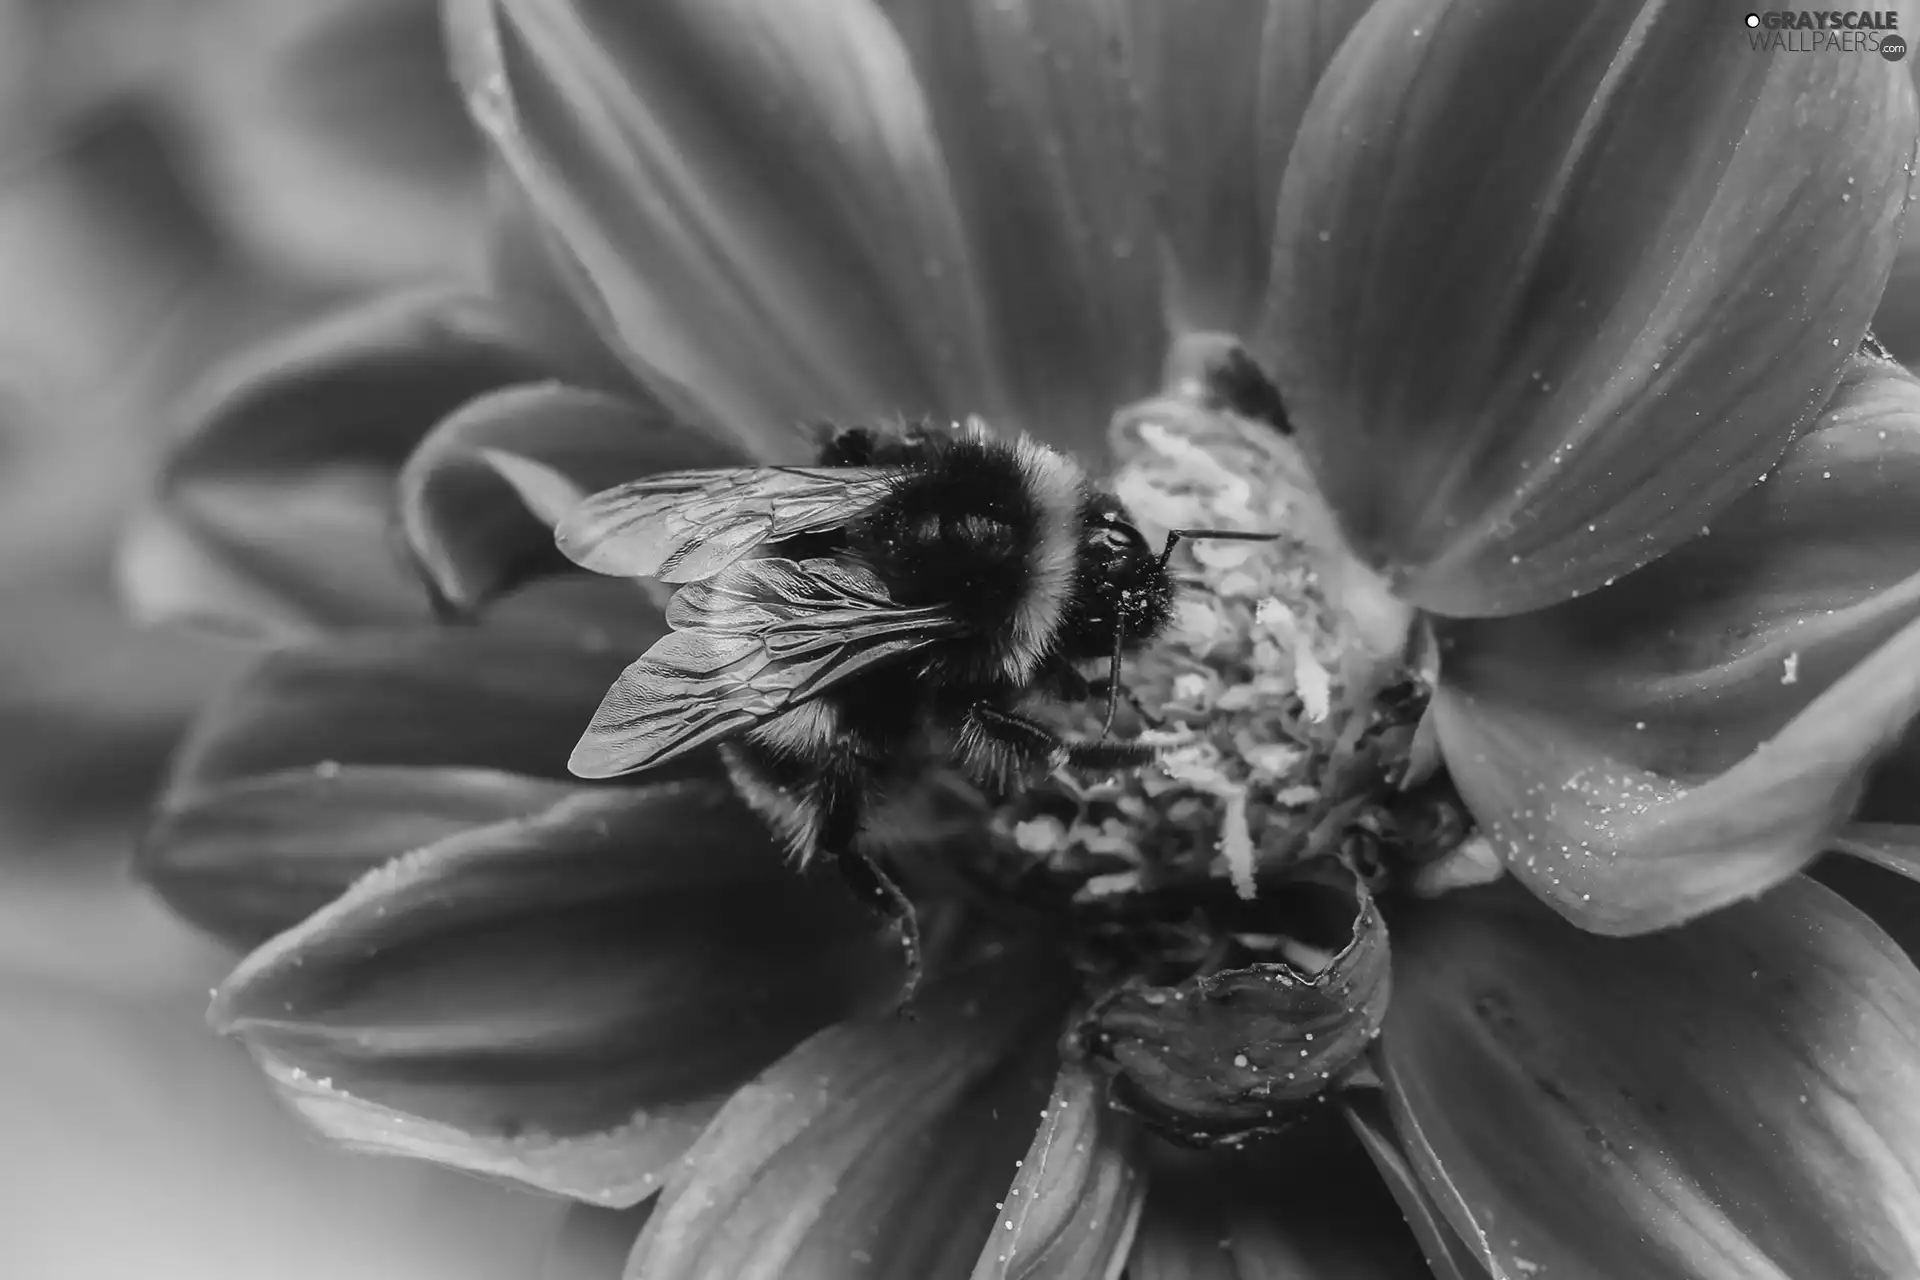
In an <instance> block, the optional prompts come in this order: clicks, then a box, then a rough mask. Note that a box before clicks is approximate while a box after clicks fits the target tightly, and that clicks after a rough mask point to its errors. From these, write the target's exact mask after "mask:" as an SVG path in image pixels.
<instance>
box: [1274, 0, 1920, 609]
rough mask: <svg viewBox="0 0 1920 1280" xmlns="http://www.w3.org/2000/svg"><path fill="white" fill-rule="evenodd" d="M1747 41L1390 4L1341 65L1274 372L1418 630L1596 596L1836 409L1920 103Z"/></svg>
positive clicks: (1346, 515)
mask: <svg viewBox="0 0 1920 1280" xmlns="http://www.w3.org/2000/svg"><path fill="white" fill-rule="evenodd" d="M1748 34H1749V33H1748V32H1747V31H1746V30H1745V29H1743V28H1742V27H1741V26H1739V25H1738V23H1737V14H1730V13H1729V11H1727V10H1725V9H1724V8H1722V7H1721V6H1718V5H1700V4H1657V3H1640V4H1629V3H1617V4H1606V5H1598V6H1596V5H1592V4H1589V3H1586V0H1547V2H1543V0H1496V2H1493V3H1471V4H1470V3H1464V2H1455V3H1444V4H1435V3H1432V0H1384V2H1383V3H1380V4H1377V5H1375V6H1374V8H1372V9H1371V10H1369V11H1368V13H1367V15H1366V16H1365V17H1364V18H1363V19H1362V20H1361V21H1360V23H1359V25H1357V26H1356V27H1355V28H1354V31H1353V34H1352V36H1351V37H1350V38H1349V39H1348V41H1347V42H1346V44H1344V45H1343V46H1342V48H1341V51H1340V53H1339V55H1338V56H1337V57H1336V58H1335V59H1334V62H1333V65H1332V67H1331V68H1330V69H1329V71H1328V73H1327V75H1326V77H1325V78H1324V79H1323V80H1322V82H1321V85H1320V87H1319V88H1318V89H1317V90H1316V91H1315V94H1314V100H1313V103H1312V105H1311V106H1310V107H1309V109H1308V112H1307V118H1306V120H1305V122H1304V123H1303V124H1302V126H1301V130H1300V134H1299V139H1298V142H1297V143H1296V145H1295V148H1294V152H1293V157H1292V161H1291V163H1290V165H1289V167H1288V169H1287V173H1286V177H1285V180H1284V182H1283V184H1282V190H1281V203H1280V215H1279V226H1278V230H1277V232H1276V238H1275V257H1274V268H1273V276H1272V280H1271V283H1270V293H1269V303H1268V310H1267V316H1266V321H1265V324H1264V326H1263V332H1262V337H1261V341H1260V342H1259V343H1258V344H1256V347H1255V354H1256V355H1258V356H1259V357H1260V358H1261V359H1262V361H1263V363H1265V364H1267V366H1268V367H1269V368H1271V369H1273V370H1274V371H1275V373H1276V375H1277V381H1278V384H1279V386H1280V389H1281V391H1282V393H1283V394H1284V395H1285V396H1286V397H1287V402H1288V408H1289V411H1290V414H1291V417H1292V420H1293V422H1294V424H1295V426H1296V427H1297V428H1298V429H1299V432H1300V436H1301V439H1302V442H1303V443H1304V445H1305V446H1306V448H1307V449H1308V451H1309V454H1310V456H1311V457H1312V458H1313V460H1314V462H1315V464H1316V470H1317V472H1318V474H1319V478H1320V480H1321V482H1322V485H1323V488H1324V489H1325V490H1326V492H1327V494H1328V496H1329V498H1330V500H1331V501H1332V503H1333V505H1334V507H1335V509H1336V510H1337V512H1338V514H1339V515H1340V517H1341V520H1342V523H1343V525H1344V526H1345V529H1346V532H1347V535H1348V538H1349V540H1350V541H1351V542H1352V543H1353V544H1354V546H1355V547H1356V549H1357V550H1358V551H1359V552H1360V553H1361V554H1362V556H1363V557H1364V558H1365V559H1367V560H1368V561H1369V562H1371V563H1372V564H1374V565H1375V566H1376V567H1378V568H1380V569H1382V570H1383V571H1385V572H1387V573H1388V574H1389V575H1390V577H1391V578H1392V579H1393V581H1394V582H1395V583H1396V585H1397V587H1398V589H1399V590H1400V592H1401V593H1402V594H1403V595H1404V596H1405V598H1407V599H1408V600H1410V601H1412V602H1414V603H1416V604H1419V605H1421V606H1422V607H1424V608H1427V609H1429V610H1432V611H1434V612H1436V613H1441V614H1448V615H1453V616H1484V615H1491V614H1507V613H1514V612H1518V611H1521V610H1525V609H1533V608H1539V607H1541V606H1543V605H1546V604H1549V603H1552V602H1554V601H1558V600H1565V599H1566V598H1567V597H1568V596H1569V595H1570V594H1575V593H1579V592H1584V591H1589V590H1592V589H1593V588H1595V587H1598V586H1599V585H1601V583H1603V582H1604V581H1606V580H1607V579H1609V578H1612V577H1615V576H1617V575H1619V574H1622V573H1625V572H1627V571H1629V570H1632V569H1634V568H1637V567H1638V566H1640V565H1642V564H1645V563H1647V562H1648V561H1650V560H1652V559H1654V558H1655V557H1656V556H1658V555H1660V554H1661V553H1662V552H1664V551H1666V550H1668V549H1670V548H1672V547H1674V546H1675V545H1677V544H1679V543H1680V542H1682V541H1684V540H1685V539H1686V538H1689V537H1691V536H1692V535H1693V533H1694V532H1695V531H1696V530H1697V529H1698V528H1699V527H1700V525H1701V524H1703V523H1705V522H1707V521H1709V520H1711V519H1713V518H1715V517H1716V516H1717V515H1718V514H1719V513H1720V512H1721V511H1722V510H1724V509H1725V508H1726V507H1727V506H1728V505H1730V504H1731V503H1732V502H1733V501H1734V500H1735V499H1737V498H1738V497H1739V496H1740V494H1741V493H1742V492H1744V491H1745V490H1746V489H1747V488H1749V487H1750V486H1751V485H1752V483H1753V481H1754V479H1756V478H1757V477H1759V476H1760V474H1761V473H1762V472H1763V471H1765V470H1766V469H1767V468H1768V467H1769V466H1771V465H1772V464H1773V462H1774V460H1775V459H1777V458H1778V457H1779V456H1780V453H1781V450H1782V449H1784V448H1785V447H1786V444H1787V442H1788V441H1789V440H1790V439H1792V438H1793V436H1794V435H1795V434H1796V433H1797V432H1798V431H1799V430H1800V429H1801V428H1803V427H1804V426H1806V425H1807V424H1808V422H1809V421H1810V420H1811V418H1812V416H1813V415H1814V414H1815V413H1816V412H1818V410H1819V409H1820V407H1821V406H1822V405H1823V404H1824V403H1825V402H1826V400H1827V397H1828V395H1829V394H1830V393H1831V392H1832V390H1833V387H1834V386H1835V384H1836V383H1837V382H1838V380H1839V377H1840V374H1841V371H1842V369H1843V367H1844V365H1845V363H1846V359H1847V357H1848V355H1849V354H1850V353H1851V352H1852V350H1853V348H1854V347H1855V346H1856V345H1857V344H1858V342H1859V341H1860V338H1861V335H1862V333H1863V332H1864V331H1865V329H1866V324H1867V321H1868V319H1869V318H1870V316H1871V315H1872V312H1873V308H1874V306H1875V304H1876V303H1877V302H1878V300H1879V297H1880V291H1881V289H1882V287H1883V285H1884V284H1885V281H1886V276H1887V271H1888V268H1889V265H1890V263H1891V261H1892V256H1893V253H1894V249H1895V247H1896V245H1897V243H1898V228H1899V218H1900V215H1901V211H1902V208H1903V205H1904V202H1905V199H1906V193H1907V184H1908V177H1909V170H1910V168H1911V162H1912V158H1913V147H1914V137H1915V120H1914V102H1913V90H1912V88H1911V86H1910V85H1908V83H1907V77H1906V73H1905V70H1904V68H1900V67H1898V66H1895V65H1892V64H1889V63H1888V62H1886V61H1885V60H1884V59H1882V58H1878V57H1874V56H1870V55H1868V54H1865V53H1859V54H1852V53H1850V54H1845V55H1840V54H1835V55H1833V56H1825V55H1823V56H1815V57H1806V56H1793V55H1774V54H1768V53H1764V52H1756V51H1755V50H1754V49H1751V48H1749V47H1748V45H1749V41H1748V38H1747V37H1748ZM1463 172H1465V173H1473V174H1478V175H1481V176H1480V178H1479V179H1478V180H1476V181H1473V182H1462V181H1461V180H1460V175H1461V174H1462V173H1463ZM1381 458H1390V459H1392V460H1393V464H1392V465H1391V466H1386V467H1383V466H1381V465H1380V459H1381Z"/></svg>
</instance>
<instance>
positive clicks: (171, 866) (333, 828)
mask: <svg viewBox="0 0 1920 1280" xmlns="http://www.w3.org/2000/svg"><path fill="white" fill-rule="evenodd" d="M578 789H579V788H578V787H573V786H569V785H567V784H566V783H562V782H550V781H547V780H545V779H540V778H526V777H521V776H519V775H517V774H511V773H501V772H497V771H494V770H491V769H472V768H432V767H422V766H392V765H387V766H382V765H341V766H335V767H333V768H330V769H324V770H323V769H314V768H303V769H285V770H280V771H278V772H274V773H269V774H265V775H263V776H261V777H256V778H246V779H242V780H240V781H236V782H228V783H223V784H221V785H218V786H213V787H207V788H200V789H194V790H188V791H175V792H173V793H172V794H170V795H168V796H167V797H166V799H165V801H164V802H163V804H162V806H161V808H160V809H159V811H158V812H157V813H156V814H155V816H154V818H153V822H152V825H151V826H149V827H148V829H147V831H146V833H145V834H144V836H143V837H142V838H141V841H140V849H139V855H138V856H139V868H140V873H141V876H142V877H143V878H144V879H145V880H146V881H147V883H148V884H150V885H152V886H153V887H154V889H155V890H156V891H158V892H159V894H160V896H161V897H162V898H164V899H165V900H166V903H167V905H168V906H169V907H171V908H172V909H173V910H174V911H175V912H176V913H178V914H179V915H181V916H183V917H185V918H186V919H188V920H190V921H192V922H193V923H194V924H196V925H198V926H200V927H201V928H202V929H205V930H207V931H208V932H210V933H212V934H214V935H215V936H217V937H219V938H220V939H221V940H223V941H225V942H228V943H232V944H234V945H238V946H247V947H252V946H257V945H259V944H260V943H262V942H265V941H266V940H267V939H268V938H270V937H272V936H273V935H274V934H276V933H279V932H280V931H282V930H283V929H290V928H292V927H293V926H294V925H296V924H299V923H300V922H301V921H302V920H304V919H306V918H307V917H308V916H310V915H312V914H313V913H314V912H316V911H318V910H319V909H320V908H321V907H324V906H326V905H327V904H328V903H329V902H331V901H333V900H334V899H335V898H337V897H339V896H340V895H341V894H342V893H344V892H345V891H346V889H347V886H349V885H351V884H352V883H353V882H354V881H355V880H358V879H359V878H360V877H361V876H362V875H364V874H366V873H367V872H369V871H371V870H373V869H374V868H375V867H377V866H380V865H381V864H382V863H385V862H387V861H389V860H391V859H393V858H397V857H399V856H400V855H401V854H403V853H407V852H409V851H411V850H414V849H420V848H424V847H426V846H427V845H430V844H433V843H435V842H436V841H439V840H442V839H445V838H446V837H448V836H451V835H455V834H457V833H459V832H462V831H471V830H473V829H474V828H476V827H484V826H489V825H491V824H493V823H497V822H504V821H507V820H508V819H511V818H522V817H527V816H530V815H532V814H535V813H539V812H541V811H542V810H544V809H547V808H549V807H550V806H552V805H553V804H554V803H555V802H556V801H558V800H560V799H561V798H562V797H563V796H566V795H569V794H572V793H573V792H574V791H577V790H578Z"/></svg>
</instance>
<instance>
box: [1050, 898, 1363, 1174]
mask: <svg viewBox="0 0 1920 1280" xmlns="http://www.w3.org/2000/svg"><path fill="white" fill-rule="evenodd" d="M1346 901H1347V902H1348V904H1349V907H1350V910H1351V912H1352V915H1351V918H1350V919H1351V923H1350V925H1349V933H1348V935H1347V937H1346V939H1345V942H1344V945H1341V946H1340V947H1339V950H1338V951H1337V952H1336V953H1335V955H1334V957H1333V959H1332V961H1331V962H1330V963H1329V964H1328V965H1327V967H1326V968H1325V969H1323V970H1321V971H1320V972H1318V973H1314V974H1307V973H1302V972H1300V971H1298V970H1296V969H1294V968H1293V967H1291V966H1290V965H1287V964H1284V963H1267V964H1255V965H1250V966H1248V967H1246V968H1241V969H1222V970H1219V971H1217V972H1213V973H1208V974H1205V975H1204V976H1201V977H1196V978H1190V979H1188V980H1187V981H1186V982H1183V983H1181V984H1180V985H1179V986H1177V987H1170V988H1169V987H1152V986H1147V985H1145V984H1144V983H1136V984H1133V985H1128V986H1123V987H1121V988H1119V989H1118V990H1116V991H1114V992H1113V993H1112V994H1110V995H1108V996H1107V997H1106V998H1104V999H1103V1000H1101V1001H1100V1002H1099V1003H1097V1004H1096V1005H1095V1006H1094V1007H1093V1009H1092V1010H1091V1012H1090V1013H1089V1014H1088V1015H1087V1019H1086V1022H1085V1023H1084V1025H1083V1026H1082V1028H1081V1031H1080V1036H1081V1039H1082V1041H1083V1043H1085V1045H1086V1046H1087V1048H1088V1051H1089V1052H1090V1053H1091V1054H1092V1055H1093V1056H1094V1059H1095V1060H1096V1061H1098V1062H1100V1063H1102V1064H1103V1065H1105V1066H1106V1067H1107V1068H1108V1069H1109V1070H1110V1071H1112V1072H1113V1074H1114V1098H1115V1101H1116V1102H1118V1103H1120V1104H1121V1105H1124V1106H1126V1107H1129V1108H1133V1109H1137V1110H1138V1111H1140V1112H1141V1113H1142V1114H1144V1115H1147V1116H1150V1117H1153V1118H1155V1119H1157V1120H1160V1121H1162V1122H1164V1123H1166V1124H1168V1125H1170V1126H1172V1127H1173V1128H1174V1129H1175V1130H1176V1131H1179V1132H1183V1133H1191V1134H1192V1135H1194V1136H1196V1137H1199V1136H1203V1135H1207V1134H1209V1133H1214V1134H1218V1133H1225V1134H1232V1135H1238V1134H1244V1133H1245V1132H1246V1131H1247V1130H1249V1129H1251V1128H1254V1127H1256V1126H1266V1125H1272V1124H1276V1123H1277V1124H1285V1123H1287V1122H1288V1121H1290V1120H1292V1119H1293V1118H1295V1113H1296V1111H1297V1108H1298V1107H1299V1106H1300V1105H1301V1104H1302V1103H1306V1102H1309V1101H1311V1100H1313V1099H1315V1098H1317V1097H1319V1096H1320V1095H1321V1093H1322V1092H1323V1091H1324V1090H1325V1089H1326V1088H1327V1087H1328V1081H1329V1080H1331V1079H1333V1078H1334V1077H1335V1076H1337V1075H1339V1074H1340V1073H1341V1072H1342V1071H1344V1070H1345V1069H1346V1068H1347V1067H1348V1066H1350V1065H1351V1064H1352V1063H1353V1061H1354V1060H1355V1059H1356V1058H1358V1057H1359V1056H1360V1054H1362V1053H1363V1052H1365V1051H1366V1048H1367V1046H1368V1045H1369V1044H1371V1043H1372V1042H1373V1038H1374V1036H1375V1035H1377V1034H1378V1033H1379V1029H1380V1020H1381V1018H1382V1017H1383V1016H1384V1015H1385V1013H1386V1008H1387V999H1388V994H1389V991H1390V989H1391V966H1390V965H1389V963H1388V950H1387V929H1386V925H1385V924H1384V923H1383V922H1382V921H1381V919H1380V913H1379V911H1378V910H1377V909H1376V908H1375V907H1374V905H1373V902H1372V900H1371V899H1370V898H1369V897H1368V896H1367V893H1366V890H1365V889H1363V888H1361V887H1360V886H1359V885H1358V884H1355V885H1354V892H1353V896H1351V897H1349V898H1347V899H1346Z"/></svg>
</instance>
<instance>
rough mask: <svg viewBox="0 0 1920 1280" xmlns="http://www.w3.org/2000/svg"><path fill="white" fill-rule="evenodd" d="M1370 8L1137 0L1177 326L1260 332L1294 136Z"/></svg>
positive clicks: (1346, 1) (1335, 1)
mask: <svg viewBox="0 0 1920 1280" xmlns="http://www.w3.org/2000/svg"><path fill="white" fill-rule="evenodd" d="M1365 11H1366V2H1365V0H1194V2H1190V3H1187V4H1184V5H1177V6H1176V5H1169V4H1167V3H1165V0H1132V3H1131V11H1130V14H1129V17H1130V19H1131V22H1132V41H1131V43H1132V49H1133V58H1134V67H1135V71H1134V74H1135V78H1136V80H1137V82H1138V84H1139V92H1140V97H1141V101H1142V103H1143V106H1144V109H1145V112H1146V123H1147V130H1148V138H1149V142H1150V144H1151V145H1152V147H1153V153H1154V160H1155V162H1156V167H1157V170H1158V179H1159V180H1158V183H1157V191H1158V198H1159V215H1160V234H1161V236H1162V237H1163V238H1164V241H1165V250H1166V255H1167V259H1168V267H1169V270H1168V279H1167V292H1168V295H1169V302H1168V307H1169V312H1170V315H1171V318H1172V320H1173V322H1174V325H1175V327H1176V328H1179V329H1186V330H1192V331H1203V330H1219V331H1223V332H1226V333H1247V332H1249V331H1250V330H1251V329H1252V327H1253V324H1254V321H1255V319H1256V318H1257V317H1258V314H1259V310H1260V303H1261V299H1262V297H1263V296H1264V294H1265V292H1266V283H1267V267H1268V264H1269V261H1270V259H1271V258H1272V256H1273V221H1274V210H1275V205H1276V203H1277V201H1278V200H1279V195H1280V175H1281V173H1282V172H1283V171H1284V170H1285V169H1286V164H1287V156H1288V154H1289V153H1290V152H1291V151H1292V150H1293V137H1294V133H1295V132H1296V131H1297V130H1298V129H1299V127H1300V120H1301V118H1302V117H1303V116H1304V115H1305V114H1306V110H1307V100H1308V99H1309V98H1310V97H1311V96H1312V94H1313V87H1314V85H1315V84H1316V83H1318V82H1319V79H1320V75H1321V73H1322V72H1323V71H1325V70H1326V67H1327V64H1328V63H1330V62H1331V61H1333V55H1334V51H1335V50H1337V49H1338V48H1339V47H1340V42H1341V40H1343V39H1344V38H1345V37H1346V34H1347V32H1348V31H1349V30H1351V29H1352V27H1353V24H1354V23H1355V22H1357V21H1358V20H1359V18H1360V15H1361V14H1362V13H1364V12H1365ZM1250 156H1251V157H1252V163H1249V162H1248V157H1250Z"/></svg>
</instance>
